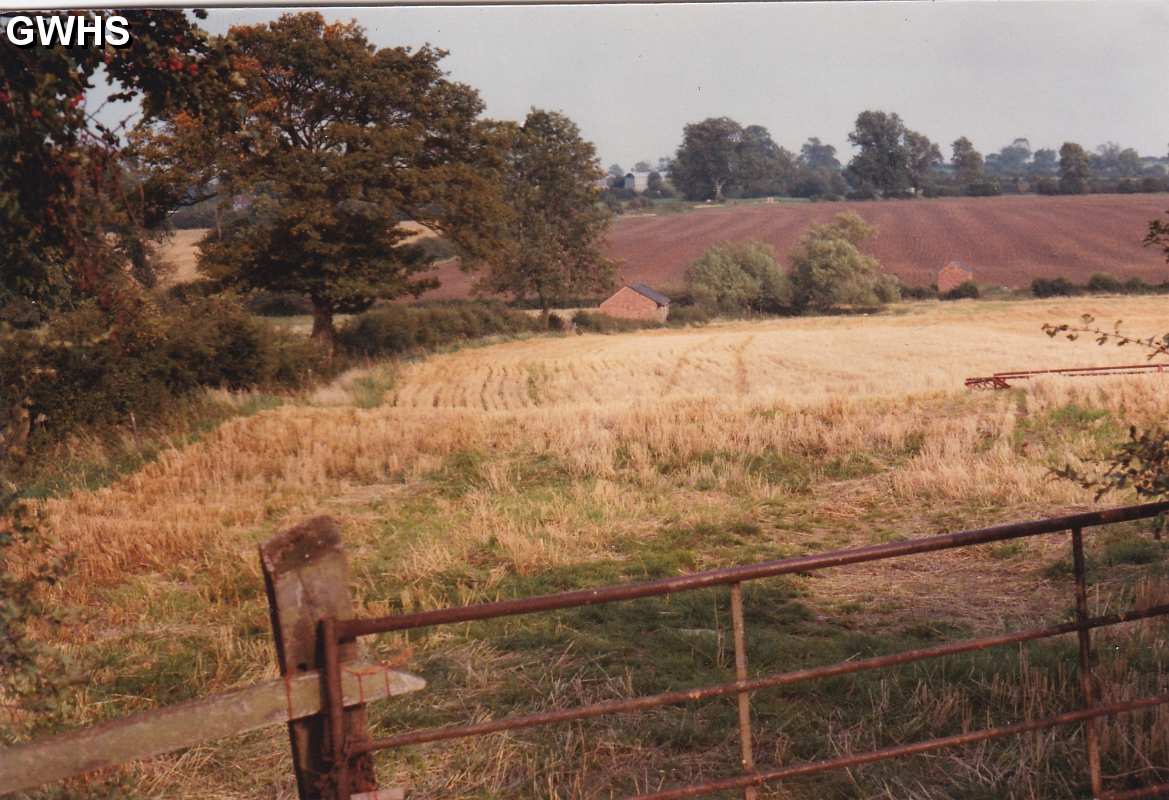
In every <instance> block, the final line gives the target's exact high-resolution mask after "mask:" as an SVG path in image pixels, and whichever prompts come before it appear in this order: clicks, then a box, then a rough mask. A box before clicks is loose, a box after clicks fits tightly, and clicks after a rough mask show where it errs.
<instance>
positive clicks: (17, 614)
mask: <svg viewBox="0 0 1169 800" xmlns="http://www.w3.org/2000/svg"><path fill="white" fill-rule="evenodd" d="M68 567H69V559H68V558H66V557H64V556H62V555H60V554H57V553H54V552H53V551H52V548H51V547H50V545H49V543H48V541H47V540H46V539H45V538H44V536H43V534H42V532H41V531H40V525H39V519H38V513H37V510H36V509H35V508H34V507H33V506H31V505H30V504H29V503H28V502H27V501H24V500H22V499H21V498H20V496H19V495H18V494H17V493H16V492H14V491H13V490H12V489H11V488H9V487H6V486H4V485H2V484H0V697H2V698H4V702H5V703H6V704H7V705H8V706H9V707H10V709H11V710H15V709H24V710H28V711H42V712H43V711H44V710H45V709H46V707H47V705H48V704H49V703H50V702H51V701H52V700H53V699H54V698H55V696H56V694H57V692H58V690H59V689H60V688H61V683H62V682H63V681H62V676H61V674H60V670H59V668H60V665H59V664H56V663H54V662H55V661H56V658H55V656H54V654H53V653H51V652H50V651H49V649H48V648H47V647H46V646H45V645H43V644H41V643H40V642H38V641H37V640H35V639H34V638H33V637H32V636H31V635H30V629H31V628H32V626H34V625H44V624H46V623H47V624H48V625H50V626H53V625H55V624H56V623H58V622H59V619H57V618H56V617H55V616H54V615H53V614H51V613H49V611H48V610H47V609H46V608H45V607H44V605H43V603H42V601H41V594H42V592H43V591H44V590H45V589H46V588H48V587H50V586H52V585H54V584H55V583H57V582H58V581H60V580H61V579H62V578H63V577H64V576H65V574H66V573H67V571H68Z"/></svg>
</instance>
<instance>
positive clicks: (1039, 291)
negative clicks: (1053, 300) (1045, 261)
mask: <svg viewBox="0 0 1169 800" xmlns="http://www.w3.org/2000/svg"><path fill="white" fill-rule="evenodd" d="M1078 293H1079V291H1078V289H1077V288H1076V285H1075V284H1074V283H1072V282H1071V281H1069V280H1068V279H1067V278H1036V279H1035V280H1033V281H1031V294H1032V295H1033V296H1035V297H1071V296H1072V295H1075V294H1078Z"/></svg>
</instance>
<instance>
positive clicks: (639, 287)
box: [629, 283, 670, 306]
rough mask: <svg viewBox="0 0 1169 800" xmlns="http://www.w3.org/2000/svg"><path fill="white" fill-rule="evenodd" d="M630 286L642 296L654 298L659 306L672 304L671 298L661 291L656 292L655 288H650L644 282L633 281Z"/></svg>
mask: <svg viewBox="0 0 1169 800" xmlns="http://www.w3.org/2000/svg"><path fill="white" fill-rule="evenodd" d="M629 288H630V289H632V290H633V291H635V292H637V293H638V294H639V295H641V296H642V297H648V298H649V299H650V300H653V301H654V302H655V303H657V304H658V305H659V306H668V305H669V304H670V298H668V297H666V296H665V295H664V294H662V293H661V292H655V291H654V290H653V289H651V288H649V287H648V286H646V285H645V284H644V283H633V284H630V285H629Z"/></svg>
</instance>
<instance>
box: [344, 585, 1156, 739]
mask: <svg viewBox="0 0 1169 800" xmlns="http://www.w3.org/2000/svg"><path fill="white" fill-rule="evenodd" d="M1166 614H1169V604H1164V605H1156V606H1150V607H1148V608H1142V609H1133V610H1130V611H1124V612H1120V613H1116V614H1108V615H1106V616H1100V617H1093V618H1091V619H1087V620H1084V622H1083V626H1084V627H1087V628H1103V627H1108V626H1111V625H1120V624H1123V623H1125V622H1134V621H1136V620H1141V619H1149V618H1151V617H1157V616H1162V615H1166ZM1079 628H1080V623H1079V622H1065V623H1063V624H1061V625H1052V626H1050V627H1046V628H1032V629H1030V630H1024V631H1016V632H1014V633H1004V634H1000V635H998V636H987V637H983V638H981V639H968V640H966V641H962V642H952V643H949V644H941V645H936V646H934V647H926V648H922V649H919V650H905V651H902V652H900V653H893V654H891V655H887V656H875V657H873V658H865V659H859V660H856V661H839V662H837V663H835V664H827V665H825V666H822V667H810V668H808V669H802V670H796V671H793V672H781V673H775V674H772V675H767V676H764V677H761V678H755V679H753V680H747V681H735V682H734V683H723V684H716V685H713V686H703V687H698V688H695V689H682V690H677V691H672V692H663V693H661V694H655V695H646V696H643V697H633V698H630V699H628V700H607V701H605V702H602V703H594V704H592V705H587V706H580V707H577V708H566V709H560V710H557V711H542V712H539V713H536V714H522V715H516V716H511V717H504V718H502V719H496V720H489V721H487V722H477V723H473V724H470V725H448V726H445V727H439V728H424V729H422V730H415V731H408V732H406V733H399V734H395V735H393V736H386V737H383V738H381V739H375V740H373V741H372V742H367V743H366V742H355V743H353V745H352V748H351V754H352V755H357V754H359V753H365V752H370V751H374V750H387V749H390V748H395V747H405V746H407V745H417V744H427V743H429V742H440V741H446V740H449V739H462V738H466V737H468V736H483V735H485V734H489V733H500V732H502V731H511V730H519V729H522V728H533V727H537V726H540V725H549V724H553V723H557V722H571V721H574V720H578V719H589V718H592V717H601V716H605V715H607V714H622V713H628V712H632V711H644V710H646V709H649V708H657V707H658V706H665V705H677V704H679V703H689V702H695V701H698V700H707V699H710V698H714V697H724V696H726V695H731V694H739V693H742V692H752V691H756V690H759V689H770V688H774V687H777V686H787V685H790V684H794V683H801V682H803V681H808V680H815V679H819V678H829V677H835V676H837V675H848V674H851V673H854V672H863V671H865V670H870V669H879V668H882V667H892V666H898V665H901V664H909V663H912V662H915V661H924V660H926V659H930V658H939V657H941V656H950V655H957V654H959V653H968V652H971V651H974V650H984V649H986V648H988V647H997V646H1001V645H1007V644H1018V643H1021V642H1028V641H1034V640H1036V639H1047V638H1050V637H1052V636H1060V635H1063V634H1068V633H1074V632H1076V631H1077V630H1079Z"/></svg>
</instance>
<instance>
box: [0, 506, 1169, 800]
mask: <svg viewBox="0 0 1169 800" xmlns="http://www.w3.org/2000/svg"><path fill="white" fill-rule="evenodd" d="M1166 513H1169V502H1166V503H1152V504H1146V505H1139V506H1126V507H1122V508H1114V509H1109V510H1106V511H1100V512H1093V513H1085V514H1075V515H1071V516H1065V517H1056V518H1050V519H1044V520H1038V521H1033V522H1025V523H1019V524H1013V525H1002V526H997V527H992V528H983V529H980V530H970V531H962V532H959V533H951V534H942V535H937V536H929V537H924V538H919V539H911V540H907V541H901V542H891V543H887V544H880V545H873V546H869V547H860V548H852V549H846V550H837V551H832V552H826V553H821V554H818V555H812V556H803V557H799V558H788V559H782V560H778V561H768V562H762V563H757V564H749V565H744V566H737V567H730V568H725V569H718V570H710V571H706V572H698V573H693V574H690V575H682V576H677V577H672V578H665V579H660V580H656V581H648V582H642V583H630V584H623V585H617V586H609V587H603V588H597V589H583V590H579V591H571V592H562V593H559V594H551V595H543V596H539V597H529V598H520V599H514V600H505V601H500V602H494V603H482V604H478V605H468V606H462V607H455V608H446V609H440V610H435V611H424V612H419V613H412V614H401V615H395V616H388V617H377V618H354V617H353V616H352V601H351V598H350V594H349V590H348V567H347V564H346V560H345V556H344V552H343V551H342V549H341V543H340V534H339V531H338V530H337V527H336V525H335V524H333V523H332V522H330V521H329V520H327V519H323V518H321V519H316V520H312V521H310V522H308V523H305V524H304V525H301V526H298V527H297V528H293V529H291V530H289V531H286V532H285V533H282V534H280V535H278V536H276V537H274V538H273V539H271V540H269V541H268V542H265V543H264V545H262V546H261V562H262V565H263V568H264V579H265V584H266V588H267V591H268V599H269V607H270V610H271V615H272V627H273V636H274V639H275V643H276V652H277V657H278V662H279V665H280V672H281V675H282V678H280V679H277V680H274V681H269V682H266V683H262V684H258V685H256V686H252V687H248V688H246V689H240V690H237V691H235V692H229V693H224V694H220V695H216V696H214V697H210V698H205V699H201V700H197V701H193V702H191V703H187V704H183V705H180V706H175V707H171V708H167V709H162V710H159V711H153V712H148V713H146V714H139V715H136V716H134V717H130V718H127V719H124V720H120V721H117V722H112V723H107V724H106V725H102V726H97V727H94V728H87V729H84V730H81V731H78V732H74V733H69V734H64V735H62V736H58V737H54V738H51V739H47V740H44V741H39V742H33V743H31V744H26V745H21V746H18V747H13V748H8V749H6V750H0V794H4V793H7V792H13V791H19V790H22V789H27V788H31V787H34V786H38V785H41V784H44V783H48V782H51V781H56V780H61V779H64V778H68V777H71V776H75V775H80V774H84V773H86V772H90V771H93V770H96V769H101V768H104V767H109V766H112V765H115V764H118V763H123V762H126V761H130V760H133V759H137V758H146V757H150V756H154V755H158V754H161V753H165V752H170V751H172V750H176V749H180V748H183V747H189V746H192V745H195V744H199V743H202V742H206V741H210V740H212V739H215V738H220V737H223V736H229V735H233V734H236V733H242V732H244V731H247V730H254V729H256V728H259V727H263V726H265V725H272V724H277V723H281V722H287V724H288V729H289V738H290V744H291V747H292V756H293V768H294V770H295V774H296V780H297V787H298V792H299V796H300V798H301V800H327V799H328V798H333V800H391V798H402V797H404V791H403V790H402V789H401V788H390V789H380V790H379V789H378V788H377V783H376V779H375V776H374V769H373V766H374V765H373V761H372V757H373V754H374V753H375V752H377V751H379V750H386V749H391V748H399V747H406V746H409V745H418V744H425V743H429V742H439V741H446V740H451V739H457V738H466V737H473V736H485V735H488V734H493V733H500V732H503V731H512V730H520V729H525V728H533V727H537V726H543V725H551V724H556V723H562V722H569V721H572V720H581V719H588V718H593V717H599V716H603V715H608V714H623V713H633V712H638V711H644V710H647V709H651V708H657V707H660V706H666V705H678V704H683V703H690V702H695V701H699V700H704V699H708V698H715V697H731V696H733V697H735V698H736V700H737V703H738V734H739V742H740V754H741V762H742V767H743V771H742V773H741V774H737V775H730V776H727V777H725V778H721V779H717V780H711V781H706V782H704V783H698V784H689V785H685V786H678V787H673V788H667V789H663V790H661V791H656V792H653V793H650V794H641V795H638V796H637V798H635V799H634V800H672V799H673V798H684V797H697V796H701V795H707V794H711V793H714V792H718V791H726V790H736V789H741V790H742V791H743V793H744V796H745V797H747V798H751V797H753V796H754V793H755V791H756V789H757V787H759V786H761V785H763V784H766V783H772V782H776V781H781V780H784V779H788V778H794V777H799V776H806V775H814V774H817V773H821V772H827V771H830V770H838V769H845V768H848V767H854V766H859V765H863V764H870V763H874V762H879V761H885V760H888V759H893V758H898V757H903V756H909V755H914V754H918V753H926V752H931V751H935V750H941V749H944V748H950V747H957V746H961V745H966V744H972V743H977V742H984V741H989V740H992V739H999V738H1003V737H1008V736H1016V735H1019V734H1023V733H1027V732H1031V731H1039V730H1043V729H1048V728H1054V727H1058V726H1064V725H1073V724H1081V725H1082V726H1083V729H1084V733H1085V737H1084V739H1085V746H1086V756H1087V762H1088V772H1089V776H1090V781H1091V791H1092V797H1094V798H1097V799H1098V800H1123V799H1125V798H1140V797H1153V796H1162V795H1166V794H1169V783H1167V784H1158V785H1156V786H1148V787H1144V788H1140V789H1133V790H1127V791H1111V792H1109V791H1105V789H1104V786H1103V776H1102V773H1101V766H1100V754H1099V744H1098V739H1097V734H1096V722H1097V721H1098V720H1099V719H1100V718H1102V717H1108V716H1113V715H1117V714H1122V713H1126V712H1132V711H1137V710H1140V709H1147V708H1152V707H1155V706H1159V705H1163V704H1166V703H1169V694H1160V695H1152V696H1149V697H1142V698H1137V699H1132V700H1126V701H1123V702H1114V703H1098V702H1096V698H1095V688H1094V684H1093V679H1092V653H1091V631H1092V630H1094V629H1097V628H1104V627H1108V626H1113V625H1119V624H1121V623H1125V622H1131V621H1135V620H1141V619H1149V618H1152V617H1157V616H1164V615H1167V614H1169V604H1166V605H1152V606H1148V607H1145V608H1134V609H1130V610H1128V611H1124V612H1119V613H1113V614H1107V615H1102V616H1089V614H1088V602H1087V581H1086V576H1085V561H1084V542H1083V540H1084V530H1085V529H1089V528H1094V527H1097V526H1101V525H1107V524H1112V523H1118V522H1127V521H1134V520H1142V519H1151V518H1154V517H1157V516H1160V515H1163V514H1166ZM1064 532H1070V534H1071V550H1072V564H1073V573H1074V576H1075V598H1074V599H1075V621H1074V622H1069V623H1064V624H1060V625H1050V626H1046V627H1041V628H1031V629H1027V630H1020V631H1015V632H1012V633H1005V634H1001V635H997V636H988V637H981V638H976V639H968V640H964V641H958V642H950V643H946V644H941V645H937V646H934V647H928V648H922V649H916V650H906V651H902V652H899V653H894V654H890V655H884V656H878V657H873V658H867V659H860V660H850V661H845V662H840V663H835V664H829V665H825V666H819V667H814V668H809V669H803V670H798V671H794V672H784V673H775V674H770V675H764V676H759V677H754V678H752V677H749V674H748V671H747V649H746V635H745V623H744V618H743V603H742V584H743V583H745V582H747V581H752V580H759V579H762V578H770V577H775V576H779V575H790V574H794V573H807V572H813V571H816V570H823V569H830V568H833V567H839V566H843V565H847V564H858V563H863V562H871V561H880V560H887V559H896V558H903V557H906V556H911V555H918V554H924V553H931V552H937V551H942V550H951V549H955V548H963V547H971V546H974V545H981V544H989V543H992V542H1003V541H1008V540H1014V539H1023V538H1027V537H1032V536H1040V535H1045V534H1055V533H1064ZM715 586H727V587H729V593H730V605H731V623H732V640H733V644H734V651H735V680H734V681H731V682H728V683H721V684H715V685H710V686H703V687H696V688H693V689H686V690H681V691H671V692H664V693H661V694H655V695H647V696H641V697H634V698H629V699H621V700H612V701H607V702H602V703H595V704H592V705H586V706H580V707H576V708H567V709H559V710H555V711H548V712H543V713H537V714H528V715H516V716H509V717H504V718H501V719H496V720H489V721H486V722H480V723H475V724H468V725H452V726H445V727H438V728H428V729H422V730H413V731H407V732H404V733H397V734H393V735H390V736H385V737H382V738H377V739H374V738H371V736H370V734H369V731H368V727H367V724H366V718H365V705H366V703H368V702H371V701H373V700H377V699H380V698H384V697H390V696H394V695H399V694H403V693H406V692H413V691H418V690H419V689H422V688H423V687H424V685H425V683H424V682H423V681H422V680H421V679H420V678H418V677H416V676H413V675H410V674H409V673H406V672H400V671H398V670H397V669H395V668H394V665H384V664H380V665H379V664H364V663H361V662H360V661H358V660H357V647H356V645H357V640H358V639H359V638H360V637H364V636H372V635H376V634H380V633H388V632H392V631H404V630H411V629H417V628H423V627H431V626H441V625H452V624H457V623H462V622H469V621H473V620H485V619H493V618H497V617H505V616H511V615H515V614H528V613H536V612H547V611H554V610H558V609H567V608H575V607H580V606H587V605H597V604H603V603H614V602H619V601H626V600H636V599H638V598H646V597H654V596H661V595H668V594H673V593H677V592H687V591H694V590H698V589H705V588H710V587H715ZM1072 633H1075V634H1076V636H1077V639H1078V646H1079V679H1080V693H1081V696H1082V705H1081V706H1080V707H1079V708H1076V709H1072V710H1069V711H1066V712H1064V713H1060V714H1057V715H1055V716H1051V717H1046V718H1041V719H1026V720H1024V721H1022V722H1018V723H1014V724H1010V725H1003V726H1000V727H991V728H985V729H981V730H973V731H968V732H966V733H962V734H958V735H953V736H945V737H939V738H934V739H927V740H924V741H919V742H914V743H910V744H902V745H897V746H893V747H887V748H884V749H879V750H873V751H869V752H865V753H859V754H854V755H847V756H842V757H839V758H834V759H829V760H824V761H814V762H801V763H795V764H790V765H787V766H783V767H779V768H773V769H767V770H759V769H757V768H756V766H755V764H754V760H753V744H752V739H751V710H750V702H749V695H750V693H752V692H757V691H762V690H765V689H773V688H777V687H781V686H790V685H792V684H796V683H801V682H804V681H811V680H816V679H821V678H827V677H833V676H840V675H848V674H853V673H859V672H863V671H867V670H874V669H881V668H884V667H891V666H895V665H900V664H909V663H913V662H918V661H924V660H927V659H933V658H939V657H942V656H950V655H956V654H960V653H968V652H973V651H977V650H983V649H986V648H990V647H997V646H1003V645H1008V644H1017V643H1022V642H1030V641H1037V640H1041V639H1047V638H1050V637H1054V636H1061V635H1066V634H1072ZM1166 766H1167V767H1169V765H1166Z"/></svg>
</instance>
